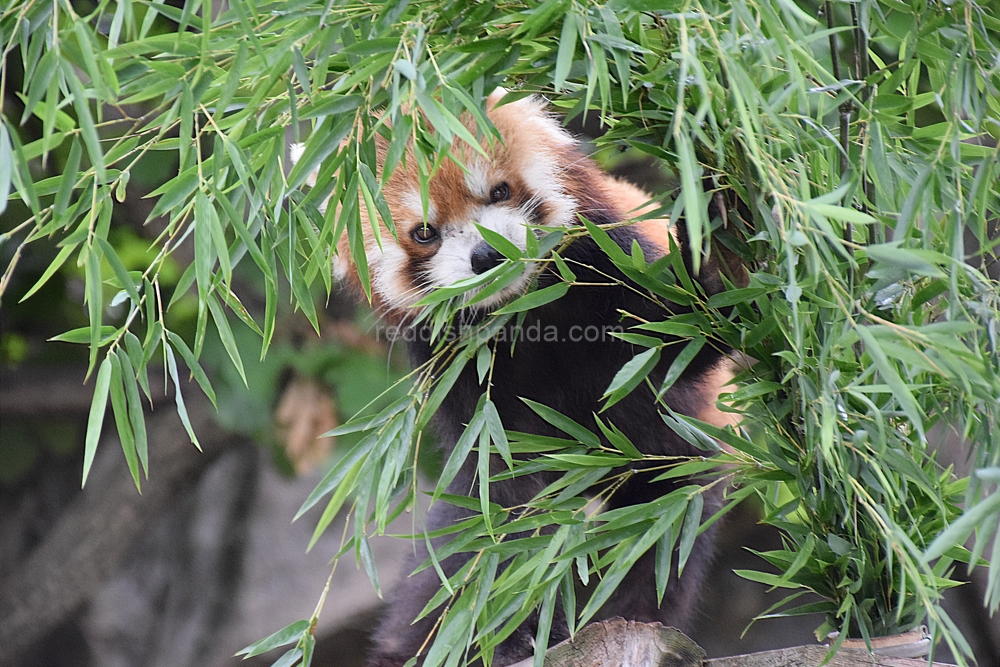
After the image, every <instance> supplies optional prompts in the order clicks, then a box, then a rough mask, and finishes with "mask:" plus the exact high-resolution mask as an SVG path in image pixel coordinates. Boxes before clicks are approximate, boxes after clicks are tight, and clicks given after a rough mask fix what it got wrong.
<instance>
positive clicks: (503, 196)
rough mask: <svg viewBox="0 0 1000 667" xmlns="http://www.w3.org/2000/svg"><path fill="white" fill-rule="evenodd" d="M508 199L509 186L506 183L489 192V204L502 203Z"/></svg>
mask: <svg viewBox="0 0 1000 667" xmlns="http://www.w3.org/2000/svg"><path fill="white" fill-rule="evenodd" d="M508 199H510V186H508V185H507V184H506V183H501V184H500V185H498V186H496V187H495V188H493V189H492V190H490V203H491V204H497V203H499V202H502V201H507V200H508Z"/></svg>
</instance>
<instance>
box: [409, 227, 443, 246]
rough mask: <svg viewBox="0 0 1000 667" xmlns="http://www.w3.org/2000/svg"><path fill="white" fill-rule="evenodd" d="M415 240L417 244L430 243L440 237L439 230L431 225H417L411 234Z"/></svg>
mask: <svg viewBox="0 0 1000 667" xmlns="http://www.w3.org/2000/svg"><path fill="white" fill-rule="evenodd" d="M411 236H413V240H414V241H416V242H417V243H430V242H431V241H433V240H435V239H436V238H437V237H438V233H437V230H436V229H434V228H433V227H431V226H430V225H417V226H416V227H414V228H413V232H411Z"/></svg>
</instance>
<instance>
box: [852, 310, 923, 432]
mask: <svg viewBox="0 0 1000 667" xmlns="http://www.w3.org/2000/svg"><path fill="white" fill-rule="evenodd" d="M854 330H855V331H856V332H857V333H858V336H860V337H861V340H862V341H863V342H864V344H865V349H866V350H867V351H868V354H870V355H871V357H872V361H874V362H875V367H876V368H877V369H878V371H879V373H880V374H881V375H882V379H884V380H885V383H886V384H887V385H889V388H890V389H891V390H892V395H893V397H894V398H895V399H896V400H897V401H898V402H899V405H900V407H901V408H902V409H903V412H905V413H906V416H907V417H909V418H910V421H911V423H912V424H913V426H914V428H916V429H917V433H919V434H920V438H921V439H923V437H924V415H923V412H922V411H921V410H920V406H919V405H918V404H917V401H916V399H915V398H914V397H913V392H911V391H910V388H909V387H908V386H907V385H906V383H905V382H903V378H901V377H900V376H899V373H898V372H897V371H896V367H895V366H894V365H893V363H892V362H891V361H889V358H888V357H886V355H885V352H884V351H883V350H882V347H881V346H880V345H879V342H878V341H877V340H876V339H875V336H873V335H872V333H871V332H870V331H869V330H868V328H867V327H864V326H859V327H855V329H854Z"/></svg>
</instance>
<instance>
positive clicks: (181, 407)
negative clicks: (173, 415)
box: [163, 343, 201, 451]
mask: <svg viewBox="0 0 1000 667" xmlns="http://www.w3.org/2000/svg"><path fill="white" fill-rule="evenodd" d="M163 351H164V353H165V354H166V357H167V372H168V374H169V375H170V379H171V380H172V381H173V383H174V403H175V405H176V406H177V416H178V417H180V420H181V424H183V425H184V430H185V431H187V434H188V437H189V438H191V443H192V444H193V445H194V446H195V447H197V448H198V450H199V451H201V445H200V444H199V443H198V436H197V435H196V434H195V432H194V428H192V426H191V418H190V417H189V416H188V411H187V406H186V405H185V404H184V396H183V394H182V393H181V380H180V376H179V374H178V373H177V359H176V358H175V357H174V351H173V348H171V347H170V345H167V344H165V343H164V345H163Z"/></svg>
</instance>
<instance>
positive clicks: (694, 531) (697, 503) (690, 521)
mask: <svg viewBox="0 0 1000 667" xmlns="http://www.w3.org/2000/svg"><path fill="white" fill-rule="evenodd" d="M704 506H705V498H704V496H702V494H700V493H696V494H695V495H694V497H693V498H691V500H690V502H688V506H687V512H685V514H684V527H683V528H681V537H680V541H679V544H678V547H677V576H678V577H679V576H681V573H682V572H684V566H685V565H686V564H687V561H688V557H689V556H690V555H691V550H692V549H693V548H694V541H695V538H696V537H697V536H698V528H699V527H700V526H701V513H702V509H703V508H704Z"/></svg>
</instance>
